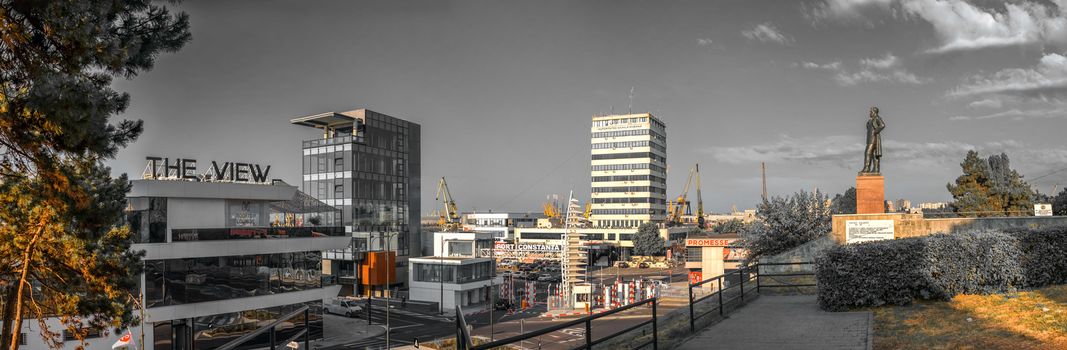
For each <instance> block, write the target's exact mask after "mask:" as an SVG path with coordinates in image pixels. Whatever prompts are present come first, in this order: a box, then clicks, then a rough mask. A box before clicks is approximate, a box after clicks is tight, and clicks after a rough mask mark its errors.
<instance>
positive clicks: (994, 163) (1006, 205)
mask: <svg viewBox="0 0 1067 350" xmlns="http://www.w3.org/2000/svg"><path fill="white" fill-rule="evenodd" d="M989 173H990V175H989V178H990V180H992V183H993V186H992V189H991V190H992V193H993V194H994V195H996V196H998V197H999V198H1000V202H1001V203H1002V205H1003V207H1001V210H1003V211H1004V214H1005V215H1007V216H1026V215H1033V210H1034V200H1033V197H1034V189H1033V188H1031V187H1030V185H1029V184H1027V183H1026V182H1025V181H1023V176H1022V175H1020V174H1019V172H1017V171H1015V170H1014V169H1012V168H1011V165H1010V161H1009V160H1008V155H1007V154H1004V153H1001V154H1000V155H992V156H990V157H989Z"/></svg>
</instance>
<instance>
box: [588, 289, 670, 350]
mask: <svg viewBox="0 0 1067 350" xmlns="http://www.w3.org/2000/svg"><path fill="white" fill-rule="evenodd" d="M656 301H657V300H656V298H652V350H659V334H658V333H659V328H658V326H657V325H656ZM690 320H691V319H690ZM589 350H593V349H592V348H590V349H589Z"/></svg>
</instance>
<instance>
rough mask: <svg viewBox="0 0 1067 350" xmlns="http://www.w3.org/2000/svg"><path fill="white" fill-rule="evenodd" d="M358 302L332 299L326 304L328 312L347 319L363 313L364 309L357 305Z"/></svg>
mask: <svg viewBox="0 0 1067 350" xmlns="http://www.w3.org/2000/svg"><path fill="white" fill-rule="evenodd" d="M357 303H358V302H357V301H355V300H346V299H340V298H335V299H330V300H328V301H327V302H326V312H328V313H331V314H337V315H345V317H355V316H356V315H359V313H360V312H362V311H363V307H361V306H359V305H356V304H357Z"/></svg>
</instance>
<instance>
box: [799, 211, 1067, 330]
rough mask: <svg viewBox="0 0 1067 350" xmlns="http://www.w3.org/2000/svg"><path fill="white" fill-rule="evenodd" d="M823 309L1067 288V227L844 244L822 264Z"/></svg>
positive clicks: (822, 258)
mask: <svg viewBox="0 0 1067 350" xmlns="http://www.w3.org/2000/svg"><path fill="white" fill-rule="evenodd" d="M815 263H816V264H815V269H816V283H817V284H818V286H819V306H820V307H821V308H822V309H824V310H830V311H842V310H848V309H850V308H855V307H867V306H879V305H885V304H892V305H907V304H910V303H911V302H912V301H913V300H915V299H940V300H948V299H951V298H952V297H953V296H955V295H958V294H988V293H997V292H1006V291H1011V290H1013V289H1015V288H1020V287H1040V286H1045V285H1049V284H1060V283H1065V282H1067V227H1064V226H1061V227H1052V228H1046V229H1037V230H1026V229H1017V230H1008V231H972V232H962V233H955V234H939V235H932V236H925V237H915V238H904V239H896V240H888V241H877V242H867V243H859V244H849V245H842V246H838V247H834V248H831V249H828V250H827V251H826V252H825V253H824V254H823V255H821V256H819V257H818V258H816V260H815Z"/></svg>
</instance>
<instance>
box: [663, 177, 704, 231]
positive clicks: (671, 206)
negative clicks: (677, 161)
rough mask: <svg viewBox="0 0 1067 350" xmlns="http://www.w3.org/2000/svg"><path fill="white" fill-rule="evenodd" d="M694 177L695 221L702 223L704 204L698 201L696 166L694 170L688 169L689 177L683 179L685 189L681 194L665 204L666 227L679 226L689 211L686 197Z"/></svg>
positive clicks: (698, 186) (698, 184)
mask: <svg viewBox="0 0 1067 350" xmlns="http://www.w3.org/2000/svg"><path fill="white" fill-rule="evenodd" d="M694 175H696V177H697V211H698V212H697V221H698V224H700V223H701V222H703V217H704V214H703V213H704V204H703V202H702V201H701V200H700V165H699V164H697V165H696V166H694V168H692V169H689V177H687V178H686V179H685V188H684V189H683V190H682V194H680V195H679V196H678V198H675V200H674V201H668V202H667V225H670V226H674V225H681V224H682V216H684V214H686V213H688V212H690V211H691V208H690V207H689V200H688V195H689V186H690V185H692V178H694Z"/></svg>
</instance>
